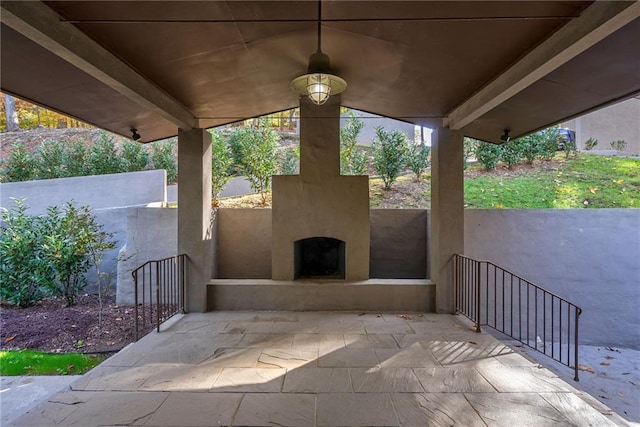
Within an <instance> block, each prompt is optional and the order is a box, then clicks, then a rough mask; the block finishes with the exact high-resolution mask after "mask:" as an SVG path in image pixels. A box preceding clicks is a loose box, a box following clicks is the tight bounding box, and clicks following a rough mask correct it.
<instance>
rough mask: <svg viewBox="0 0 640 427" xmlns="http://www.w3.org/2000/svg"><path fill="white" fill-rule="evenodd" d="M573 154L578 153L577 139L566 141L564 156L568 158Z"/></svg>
mask: <svg viewBox="0 0 640 427" xmlns="http://www.w3.org/2000/svg"><path fill="white" fill-rule="evenodd" d="M571 154H573V155H574V156H577V155H578V146H577V145H576V141H575V139H574V140H569V141H565V143H564V158H565V159H568V158H569V156H570V155H571Z"/></svg>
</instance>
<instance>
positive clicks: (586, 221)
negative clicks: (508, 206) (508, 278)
mask: <svg viewBox="0 0 640 427" xmlns="http://www.w3.org/2000/svg"><path fill="white" fill-rule="evenodd" d="M465 253H466V255H468V256H471V257H474V258H478V259H487V260H491V261H494V262H495V263H497V264H498V265H501V266H502V267H504V268H507V269H508V270H511V271H513V272H514V273H516V274H519V275H520V276H523V277H525V278H526V279H528V280H531V281H532V282H534V283H536V284H538V285H540V286H542V287H543V288H546V289H548V290H550V291H552V292H554V293H556V294H558V295H560V296H562V297H565V298H567V299H568V300H569V301H571V302H573V303H575V304H577V305H578V306H580V307H582V309H583V310H584V312H583V315H582V317H581V324H580V337H581V342H582V343H585V344H598V345H611V346H621V347H629V348H640V328H638V310H639V309H640V210H638V209H588V210H582V209H580V210H475V209H474V210H466V211H465Z"/></svg>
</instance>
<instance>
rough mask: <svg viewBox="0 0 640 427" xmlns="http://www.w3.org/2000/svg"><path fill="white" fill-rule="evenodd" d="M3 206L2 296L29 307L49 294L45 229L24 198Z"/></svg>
mask: <svg viewBox="0 0 640 427" xmlns="http://www.w3.org/2000/svg"><path fill="white" fill-rule="evenodd" d="M15 204H16V206H15V207H14V208H12V209H5V208H3V209H2V226H1V227H0V231H1V232H0V260H2V262H0V300H2V301H4V302H6V303H8V304H10V305H14V306H18V307H28V306H30V305H33V304H35V303H37V302H38V301H40V300H41V299H42V298H44V297H45V296H46V294H47V292H46V289H47V287H46V285H47V284H48V282H49V281H50V277H51V267H50V265H49V260H48V259H47V257H46V255H45V253H44V249H43V238H44V235H45V233H44V230H43V226H42V221H41V220H40V219H39V217H36V216H30V215H27V214H26V213H25V211H26V210H27V208H28V207H27V206H26V205H25V204H24V201H23V200H15Z"/></svg>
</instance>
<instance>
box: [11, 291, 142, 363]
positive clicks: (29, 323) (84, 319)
mask: <svg viewBox="0 0 640 427" xmlns="http://www.w3.org/2000/svg"><path fill="white" fill-rule="evenodd" d="M99 313H100V307H99V301H98V297H97V296H96V295H84V296H81V297H79V298H78V303H77V304H76V305H75V306H72V307H64V301H63V300H62V299H58V298H48V299H45V300H44V301H41V302H40V303H39V304H37V305H35V306H33V307H28V308H23V309H18V308H11V307H8V306H4V305H3V306H0V326H1V328H0V348H2V349H5V350H6V349H25V348H29V349H34V350H41V351H46V352H54V353H61V352H82V353H91V352H105V351H116V350H119V349H121V348H122V347H124V346H126V345H127V344H129V343H130V342H132V341H133V340H134V337H135V325H134V318H135V317H134V311H133V307H132V306H117V305H116V304H115V297H110V298H108V299H107V300H106V301H104V304H103V308H102V321H100V319H99Z"/></svg>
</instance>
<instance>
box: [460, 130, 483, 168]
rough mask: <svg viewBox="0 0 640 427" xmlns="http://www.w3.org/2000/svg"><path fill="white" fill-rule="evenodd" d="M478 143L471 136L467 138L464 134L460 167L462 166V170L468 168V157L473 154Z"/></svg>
mask: <svg viewBox="0 0 640 427" xmlns="http://www.w3.org/2000/svg"><path fill="white" fill-rule="evenodd" d="M479 143H480V141H477V140H475V139H473V138H467V137H466V136H465V137H464V140H463V147H462V155H463V158H462V167H463V168H464V170H467V169H468V168H469V159H470V158H471V157H472V156H474V155H475V152H476V148H477V147H478V144H479Z"/></svg>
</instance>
